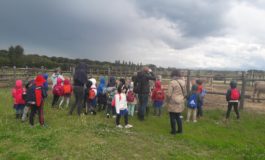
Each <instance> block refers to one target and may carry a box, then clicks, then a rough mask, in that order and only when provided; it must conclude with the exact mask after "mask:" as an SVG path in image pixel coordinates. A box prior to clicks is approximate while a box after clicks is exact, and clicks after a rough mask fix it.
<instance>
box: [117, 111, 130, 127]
mask: <svg viewBox="0 0 265 160" xmlns="http://www.w3.org/2000/svg"><path fill="white" fill-rule="evenodd" d="M123 117H124V122H125V125H127V124H128V113H126V114H125V115H124V116H123ZM120 119H121V115H120V114H117V116H116V125H119V124H120Z"/></svg>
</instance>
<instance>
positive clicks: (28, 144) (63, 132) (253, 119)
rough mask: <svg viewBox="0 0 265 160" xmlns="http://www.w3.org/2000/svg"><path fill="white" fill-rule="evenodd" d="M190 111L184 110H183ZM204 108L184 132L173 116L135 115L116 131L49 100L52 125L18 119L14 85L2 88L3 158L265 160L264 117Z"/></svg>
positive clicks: (101, 120) (0, 130) (106, 121)
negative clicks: (178, 131)
mask: <svg viewBox="0 0 265 160" xmlns="http://www.w3.org/2000/svg"><path fill="white" fill-rule="evenodd" d="M184 115H185V114H184ZM223 117H224V111H222V110H217V109H216V110H209V111H205V117H204V118H203V119H201V120H199V122H198V123H196V124H194V123H187V122H184V124H183V125H184V133H183V134H182V135H176V136H172V135H170V134H169V132H170V128H169V120H168V115H167V114H166V112H164V115H163V116H162V117H161V118H158V117H153V116H151V115H150V116H149V117H148V118H147V120H146V121H145V122H139V121H138V120H137V119H136V117H135V118H131V119H130V121H129V122H130V123H131V124H133V125H134V128H132V129H129V130H128V129H117V128H115V125H114V119H112V118H111V119H106V118H105V117H104V114H103V113H102V112H101V113H99V114H97V115H96V116H91V115H89V116H81V117H78V116H76V115H74V116H68V115H67V110H58V109H52V108H51V107H50V99H48V100H47V101H46V104H45V121H46V124H47V125H48V127H47V128H41V127H40V126H39V125H38V120H37V117H36V119H35V124H37V125H36V126H35V127H34V128H31V127H30V126H29V124H28V122H25V123H21V122H20V121H18V120H16V119H15V115H14V110H13V108H12V101H11V97H10V89H1V90H0V159H1V160H5V159H7V160H12V159H21V160H22V159H24V160H30V159H41V160H42V159H56V160H61V159H78V160H81V159H127V160H128V159H139V160H142V159H148V160H149V159H159V160H160V159H165V160H170V159H172V160H173V159H211V160H212V159H220V160H224V159H240V160H241V159H249V160H258V159H265V115H264V114H258V113H254V112H251V113H246V112H241V119H240V120H239V121H237V120H235V116H234V114H233V113H232V115H231V119H230V121H228V122H224V121H223Z"/></svg>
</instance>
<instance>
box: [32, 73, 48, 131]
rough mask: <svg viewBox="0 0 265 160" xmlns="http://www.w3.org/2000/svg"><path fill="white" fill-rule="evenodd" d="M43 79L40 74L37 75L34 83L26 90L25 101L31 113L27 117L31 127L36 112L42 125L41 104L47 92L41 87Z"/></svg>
mask: <svg viewBox="0 0 265 160" xmlns="http://www.w3.org/2000/svg"><path fill="white" fill-rule="evenodd" d="M44 82H45V79H44V78H43V76H42V75H38V76H37V77H36V79H35V82H34V84H33V85H32V86H31V87H30V88H29V89H28V90H27V91H28V93H27V103H28V104H29V105H30V106H31V113H30V117H29V122H30V125H31V127H33V126H34V116H35V114H36V113H37V112H38V114H39V122H40V125H41V126H42V127H44V126H45V125H44V114H43V105H44V99H45V98H46V97H47V92H46V91H45V89H44V87H43V83H44Z"/></svg>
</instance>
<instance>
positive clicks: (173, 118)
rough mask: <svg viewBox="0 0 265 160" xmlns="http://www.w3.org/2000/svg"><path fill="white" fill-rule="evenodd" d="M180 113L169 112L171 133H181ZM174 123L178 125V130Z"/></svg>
mask: <svg viewBox="0 0 265 160" xmlns="http://www.w3.org/2000/svg"><path fill="white" fill-rule="evenodd" d="M180 116H181V113H174V112H169V117H170V125H171V133H172V134H176V133H182V120H181V118H180ZM176 124H177V125H178V130H177V129H176Z"/></svg>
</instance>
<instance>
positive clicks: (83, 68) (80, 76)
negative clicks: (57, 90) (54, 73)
mask: <svg viewBox="0 0 265 160" xmlns="http://www.w3.org/2000/svg"><path fill="white" fill-rule="evenodd" d="M86 83H87V65H86V64H85V63H80V64H79V65H78V66H77V67H76V69H75V74H74V96H75V103H74V104H73V105H72V107H71V109H70V112H69V114H70V115H72V114H73V111H74V109H75V108H76V107H77V114H78V115H79V116H80V115H81V111H82V108H83V102H84V96H85V90H84V86H85V84H86Z"/></svg>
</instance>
